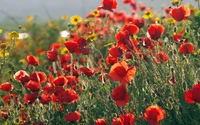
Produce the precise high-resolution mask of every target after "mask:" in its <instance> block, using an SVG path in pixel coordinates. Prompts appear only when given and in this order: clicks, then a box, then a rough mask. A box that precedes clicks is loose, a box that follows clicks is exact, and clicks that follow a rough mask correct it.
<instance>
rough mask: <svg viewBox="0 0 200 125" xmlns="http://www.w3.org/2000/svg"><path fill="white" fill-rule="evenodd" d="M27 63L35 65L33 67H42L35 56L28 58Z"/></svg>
mask: <svg viewBox="0 0 200 125" xmlns="http://www.w3.org/2000/svg"><path fill="white" fill-rule="evenodd" d="M27 63H28V65H33V66H37V65H40V62H39V60H38V59H37V58H36V57H35V56H33V55H29V56H27Z"/></svg>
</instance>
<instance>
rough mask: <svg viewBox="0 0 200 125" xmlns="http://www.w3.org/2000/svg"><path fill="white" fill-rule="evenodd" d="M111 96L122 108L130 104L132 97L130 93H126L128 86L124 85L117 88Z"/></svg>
mask: <svg viewBox="0 0 200 125" xmlns="http://www.w3.org/2000/svg"><path fill="white" fill-rule="evenodd" d="M110 96H111V98H112V99H113V100H114V101H115V102H116V104H117V105H118V106H121V107H122V106H125V105H126V103H128V102H130V97H129V95H128V92H127V91H126V86H125V85H124V84H122V85H120V86H118V87H116V88H115V89H114V90H113V92H112V93H111V95H110Z"/></svg>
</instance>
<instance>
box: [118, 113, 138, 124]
mask: <svg viewBox="0 0 200 125" xmlns="http://www.w3.org/2000/svg"><path fill="white" fill-rule="evenodd" d="M120 119H121V121H122V123H123V125H133V124H134V122H135V120H136V118H135V116H134V115H133V114H130V113H128V114H123V115H120Z"/></svg>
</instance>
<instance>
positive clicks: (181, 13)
mask: <svg viewBox="0 0 200 125" xmlns="http://www.w3.org/2000/svg"><path fill="white" fill-rule="evenodd" d="M170 15H171V16H172V17H173V18H174V19H175V20H176V21H177V22H180V21H182V20H184V19H186V17H188V16H189V15H190V8H189V7H188V6H186V5H181V6H179V7H175V8H173V9H172V10H171V11H170Z"/></svg>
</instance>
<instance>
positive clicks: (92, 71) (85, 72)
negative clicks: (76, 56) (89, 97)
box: [79, 67, 98, 76]
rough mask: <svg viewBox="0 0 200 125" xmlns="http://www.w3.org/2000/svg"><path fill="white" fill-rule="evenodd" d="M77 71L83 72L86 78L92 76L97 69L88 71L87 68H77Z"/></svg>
mask: <svg viewBox="0 0 200 125" xmlns="http://www.w3.org/2000/svg"><path fill="white" fill-rule="evenodd" d="M79 71H81V72H83V73H84V74H85V75H87V76H93V75H94V74H95V73H96V72H97V71H98V70H97V69H89V68H87V67H81V68H79Z"/></svg>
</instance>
